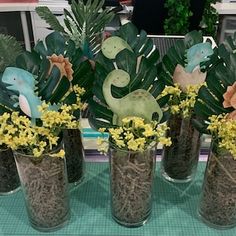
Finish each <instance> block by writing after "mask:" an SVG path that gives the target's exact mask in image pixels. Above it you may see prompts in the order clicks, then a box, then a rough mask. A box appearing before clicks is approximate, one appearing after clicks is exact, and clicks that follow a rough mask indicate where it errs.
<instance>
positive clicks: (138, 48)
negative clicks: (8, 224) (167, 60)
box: [89, 23, 167, 129]
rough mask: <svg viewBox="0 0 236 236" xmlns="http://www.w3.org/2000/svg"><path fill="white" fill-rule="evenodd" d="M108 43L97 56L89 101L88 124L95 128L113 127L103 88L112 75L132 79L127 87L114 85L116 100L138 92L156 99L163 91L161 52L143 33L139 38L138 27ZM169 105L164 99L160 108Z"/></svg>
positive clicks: (126, 29) (129, 26) (120, 32)
mask: <svg viewBox="0 0 236 236" xmlns="http://www.w3.org/2000/svg"><path fill="white" fill-rule="evenodd" d="M117 37H118V38H117ZM107 40H109V39H107ZM107 42H108V43H106V41H104V43H103V44H102V50H101V51H100V52H99V53H98V55H97V56H96V68H95V84H94V89H93V93H94V98H93V99H90V101H89V107H90V112H91V116H90V117H89V121H90V124H91V126H92V127H94V128H96V129H98V128H100V127H112V126H114V113H113V112H112V109H111V107H109V106H110V105H108V104H107V102H106V101H107V100H106V99H105V96H104V88H103V86H104V81H105V80H106V79H107V76H108V75H110V74H111V73H113V72H115V73H116V72H117V71H120V73H124V74H125V75H127V76H128V77H129V82H128V85H127V86H121V87H116V86H113V85H112V86H111V95H112V97H113V99H114V100H116V99H122V98H124V97H127V95H129V94H131V93H132V92H134V91H137V90H138V89H142V91H147V92H149V93H150V94H151V95H152V96H153V97H154V98H156V97H157V96H158V95H159V94H160V92H161V91H162V90H163V89H164V85H163V83H161V82H160V81H159V80H158V79H157V66H156V65H157V61H158V59H159V52H158V50H157V49H156V48H155V46H154V44H153V41H152V40H151V39H150V38H148V37H147V34H146V33H145V32H144V31H142V32H141V33H140V36H138V31H137V29H136V27H135V26H134V25H133V24H131V23H128V24H126V25H123V26H122V27H121V28H120V29H119V30H118V31H117V32H115V33H114V34H113V35H112V37H111V38H110V40H109V41H107ZM117 48H118V49H117ZM120 49H121V50H120ZM113 52H115V53H113ZM166 102H167V101H164V100H163V101H162V103H159V105H160V106H164V105H165V104H166ZM156 103H157V102H156ZM157 104H158V103H157ZM122 106H128V104H123V105H122ZM137 106H138V105H137ZM120 109H123V107H121V108H120ZM157 118H158V117H157Z"/></svg>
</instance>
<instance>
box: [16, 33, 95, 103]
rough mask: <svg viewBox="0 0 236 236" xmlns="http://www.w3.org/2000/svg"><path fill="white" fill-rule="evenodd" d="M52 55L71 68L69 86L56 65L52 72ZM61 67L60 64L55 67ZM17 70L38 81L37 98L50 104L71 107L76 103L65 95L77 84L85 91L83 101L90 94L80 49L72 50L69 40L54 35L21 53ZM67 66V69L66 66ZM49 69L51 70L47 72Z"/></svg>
mask: <svg viewBox="0 0 236 236" xmlns="http://www.w3.org/2000/svg"><path fill="white" fill-rule="evenodd" d="M52 55H56V56H62V57H63V58H68V60H69V62H70V63H71V64H72V70H73V79H72V81H71V82H70V81H69V80H68V78H67V77H66V76H65V75H64V76H61V73H60V70H59V69H58V67H57V66H56V65H54V66H53V67H52V68H51V63H50V59H49V58H50V57H51V56H52ZM60 63H62V64H63V63H64V64H65V61H61V59H59V61H58V62H57V63H56V64H60ZM16 65H17V67H19V68H22V69H24V70H27V71H29V72H30V73H32V74H33V75H34V76H35V79H36V81H37V84H36V86H37V88H36V90H35V92H37V94H38V96H39V97H42V99H43V100H46V101H48V102H51V103H62V102H63V101H64V100H63V99H65V96H67V97H66V99H65V101H64V102H66V103H69V104H72V103H74V102H76V96H75V94H74V92H71V93H72V94H69V95H67V93H68V91H69V89H70V87H71V85H75V84H78V85H79V86H80V87H83V88H84V89H85V90H86V93H85V94H84V95H83V98H82V99H83V101H86V100H87V99H88V98H89V97H90V96H91V93H92V89H91V88H92V85H93V81H94V77H93V71H92V67H91V64H90V63H89V61H88V60H85V59H84V57H83V53H82V51H81V49H80V48H77V49H76V47H75V43H74V42H73V41H72V40H70V39H69V40H66V39H65V38H64V37H63V36H62V35H61V34H60V33H59V32H53V33H51V34H49V35H48V36H47V37H46V38H45V42H43V41H39V42H38V43H37V44H36V45H35V47H34V49H33V50H32V52H27V51H26V52H24V53H22V54H21V55H20V56H18V57H17V59H16ZM68 66H69V65H68ZM50 68H51V70H50Z"/></svg>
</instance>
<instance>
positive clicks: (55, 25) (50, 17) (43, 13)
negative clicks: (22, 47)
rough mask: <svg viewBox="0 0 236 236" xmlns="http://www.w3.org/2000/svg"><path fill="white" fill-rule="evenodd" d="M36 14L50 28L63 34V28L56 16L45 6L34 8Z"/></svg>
mask: <svg viewBox="0 0 236 236" xmlns="http://www.w3.org/2000/svg"><path fill="white" fill-rule="evenodd" d="M35 11H36V13H37V14H38V15H39V16H40V17H41V18H42V19H43V20H45V21H46V22H47V23H48V24H49V25H50V27H51V28H52V29H53V30H55V31H58V32H62V33H65V31H64V28H63V26H62V25H61V24H60V22H59V21H58V19H57V18H56V16H55V15H54V14H53V13H52V12H51V11H50V9H49V8H48V7H46V6H39V7H36V8H35Z"/></svg>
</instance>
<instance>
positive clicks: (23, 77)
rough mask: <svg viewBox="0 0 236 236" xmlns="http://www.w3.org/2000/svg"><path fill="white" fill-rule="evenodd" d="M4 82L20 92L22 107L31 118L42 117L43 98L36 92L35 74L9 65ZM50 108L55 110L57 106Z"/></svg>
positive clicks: (3, 77) (9, 87)
mask: <svg viewBox="0 0 236 236" xmlns="http://www.w3.org/2000/svg"><path fill="white" fill-rule="evenodd" d="M2 82H3V83H5V84H7V87H6V88H7V89H9V90H14V91H17V92H18V93H19V106H20V109H21V110H22V111H23V112H24V113H25V114H26V115H27V116H29V117H31V118H33V119H34V118H40V117H41V113H40V112H39V110H38V106H40V105H42V102H43V101H42V100H41V99H40V98H39V97H38V96H37V95H36V94H35V93H34V90H35V79H34V76H33V75H32V74H31V73H29V72H28V71H25V70H23V69H20V68H16V67H7V68H6V69H5V71H4V73H3V76H2ZM49 109H51V110H55V109H57V106H56V105H55V106H50V107H49Z"/></svg>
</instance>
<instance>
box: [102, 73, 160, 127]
mask: <svg viewBox="0 0 236 236" xmlns="http://www.w3.org/2000/svg"><path fill="white" fill-rule="evenodd" d="M129 82H130V76H129V74H128V73H127V72H126V71H124V70H121V69H117V70H113V71H111V72H110V73H109V74H108V75H107V77H106V79H105V81H104V83H103V95H104V98H105V100H106V102H107V104H108V106H109V107H110V109H111V110H112V111H113V113H114V115H113V124H114V125H121V124H122V119H123V118H125V117H127V116H138V117H142V118H143V119H145V121H146V122H150V121H151V120H152V116H153V114H154V113H157V115H158V121H160V120H161V118H162V115H163V113H162V110H161V108H160V106H159V105H158V103H157V101H156V99H155V98H154V97H153V96H152V95H151V94H150V93H149V92H148V91H146V90H144V89H137V90H135V91H133V92H131V93H129V94H127V95H126V96H124V97H122V98H114V97H113V96H112V92H111V86H112V85H114V86H116V87H120V88H121V87H125V86H127V85H128V84H129Z"/></svg>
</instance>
